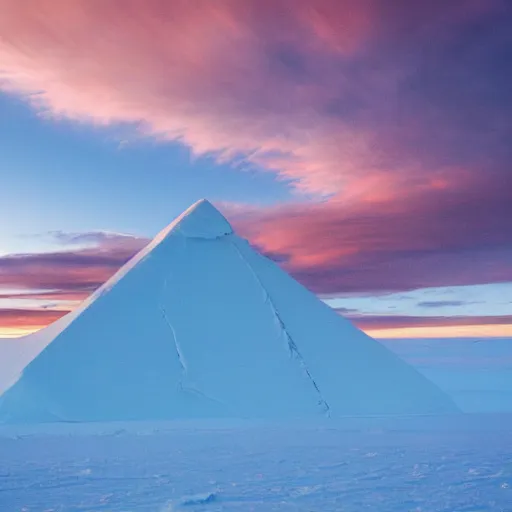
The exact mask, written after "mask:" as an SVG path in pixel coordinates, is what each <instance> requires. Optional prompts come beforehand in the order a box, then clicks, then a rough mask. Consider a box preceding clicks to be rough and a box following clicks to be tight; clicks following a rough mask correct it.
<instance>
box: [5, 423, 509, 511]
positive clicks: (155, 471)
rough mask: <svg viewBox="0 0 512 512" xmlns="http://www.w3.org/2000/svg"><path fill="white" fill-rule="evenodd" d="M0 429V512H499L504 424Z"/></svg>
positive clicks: (505, 486)
mask: <svg viewBox="0 0 512 512" xmlns="http://www.w3.org/2000/svg"><path fill="white" fill-rule="evenodd" d="M42 427H43V426H41V425H36V426H34V427H32V428H29V427H24V428H20V427H19V426H16V427H12V426H11V427H6V426H4V427H0V453H1V454H2V455H1V457H0V510H2V512H20V511H23V512H57V511H58V512H78V511H82V512H92V511H104V512H178V511H183V512H186V511H187V510H188V511H191V512H193V511H196V512H220V511H222V512H238V511H240V512H268V511H279V512H292V511H293V512H320V511H321V512H339V511H343V512H361V511H364V510H368V511H376V512H477V511H478V512H510V510H512V508H511V507H512V464H511V458H512V451H511V446H512V417H511V416H510V415H461V416H460V417H458V416H457V415H453V416H451V417H447V416H445V417H443V418H439V417H438V418H421V420H420V419H418V418H416V419H409V420H403V419H402V420H400V421H396V420H392V421H390V419H388V420H387V421H383V418H378V419H374V420H369V419H366V420H363V419H351V420H342V421H337V420H333V421H332V422H331V423H330V425H329V426H325V425H324V426H315V425H307V424H303V425H301V426H298V425H290V424H288V425H271V424H259V425H257V424H255V423H251V424H244V423H243V422H240V423H239V424H229V423H222V422H219V423H216V424H215V423H211V424H208V423H207V422H205V421H202V422H199V423H197V424H196V423H194V422H191V423H181V424H180V423H179V422H174V423H170V424H165V423H158V424H149V423H146V424H144V423H143V424H139V423H136V422H130V423H125V424H122V423H120V424H110V425H108V424H101V425H98V424H96V425H95V424H80V425H69V424H67V425H64V424H60V425H45V426H44V429H43V428H42Z"/></svg>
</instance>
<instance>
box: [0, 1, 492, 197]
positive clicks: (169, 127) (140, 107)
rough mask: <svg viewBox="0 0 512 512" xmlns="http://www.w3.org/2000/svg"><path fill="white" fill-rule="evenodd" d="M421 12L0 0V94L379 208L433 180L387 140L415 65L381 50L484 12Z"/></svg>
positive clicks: (336, 4)
mask: <svg viewBox="0 0 512 512" xmlns="http://www.w3.org/2000/svg"><path fill="white" fill-rule="evenodd" d="M421 5H422V4H415V6H408V5H407V4H406V3H399V4H397V6H400V8H398V7H397V6H394V7H393V8H390V7H389V5H388V4H387V3H386V2H381V1H378V0H371V1H370V0H358V1H350V0H347V1H342V2H340V1H336V0H316V1H314V2H311V1H310V0H294V1H291V0H278V1H269V0H263V1H262V0H250V1H244V2H238V1H235V0H219V1H216V2H210V1H205V0H203V1H195V2H190V1H188V0H187V1H186V0H177V1H173V2H167V3H165V2H161V1H159V0H140V1H131V2H122V1H119V0H101V1H99V0H66V1H63V0H62V1H59V0H41V1H40V2H37V3H36V4H34V3H32V2H26V1H18V0H1V2H0V7H1V10H2V17H1V19H0V69H1V70H2V76H3V80H2V83H3V86H4V88H5V89H9V90H13V91H18V92H22V93H24V94H29V95H30V99H31V101H32V102H33V103H34V104H36V105H38V106H39V107H40V108H42V109H47V110H49V112H50V113H52V114H53V115H57V116H66V117H71V118H75V119H80V120H87V121H92V122H97V123H113V122H119V123H125V122H127V123H137V124H138V125H139V128H140V130H142V131H143V132H145V133H151V134H153V135H156V136H158V137H163V138H166V139H180V140H183V141H184V142H185V143H187V144H189V145H191V146H192V148H193V149H194V150H195V151H197V152H200V153H201V152H216V153H218V154H219V157H220V158H229V157H230V156H233V155H235V154H237V153H243V154H246V155H248V156H247V157H248V158H249V159H250V160H252V161H253V162H254V163H256V164H258V165H262V166H263V167H264V168H267V169H270V170H273V171H274V172H276V173H278V175H279V176H281V177H282V178H283V179H286V180H291V181H292V182H294V183H295V184H296V186H297V187H299V188H301V189H304V190H308V191H312V192H315V193H328V194H332V193H340V192H343V195H344V198H345V200H348V199H350V198H351V197H352V196H354V197H355V198H356V199H358V198H360V197H363V198H365V197H367V196H368V197H369V198H372V197H375V194H376V193H377V192H376V189H377V188H378V189H379V190H381V189H382V187H381V186H380V185H382V183H383V182H386V188H387V189H389V190H388V191H387V192H386V194H388V195H389V194H391V193H393V189H394V185H393V183H394V182H395V180H396V179H398V181H400V177H399V176H397V175H398V174H400V175H403V173H411V172H414V173H416V174H417V171H418V170H419V167H421V166H419V165H418V164H417V162H414V161H413V159H411V158H410V157H404V156H403V155H402V156H401V157H400V158H398V159H397V155H394V154H392V151H391V147H390V146H391V145H390V144H389V143H388V142H386V140H385V137H381V134H380V133H378V132H380V130H381V129H382V125H385V124H389V120H390V119H393V118H396V115H397V112H396V111H395V107H396V105H395V104H396V94H397V92H398V91H399V89H400V88H401V86H402V82H403V80H404V78H407V74H408V73H409V66H410V65H411V63H409V62H404V61H403V60H402V61H401V59H400V58H399V59H393V58H392V59H390V58H389V56H388V55H387V54H386V53H383V54H382V55H381V54H380V53H379V51H378V48H379V47H380V46H383V47H384V48H386V45H388V46H389V45H390V44H395V41H394V40H395V39H396V37H397V36H396V34H399V35H400V34H402V32H401V31H400V27H401V26H402V24H406V25H407V26H408V30H410V32H411V34H413V36H414V34H415V31H421V30H423V31H427V30H428V29H429V28H430V26H431V25H434V26H436V25H437V24H439V23H441V28H442V29H443V33H445V32H447V31H448V32H449V31H450V30H451V28H452V27H453V26H454V25H457V23H460V22H461V21H464V20H465V19H466V18H470V19H474V17H475V16H476V14H478V15H481V2H455V3H454V4H453V5H452V6H450V7H449V8H445V7H443V5H441V4H440V3H438V2H436V3H434V4H433V5H432V6H430V7H429V9H426V7H425V8H423V7H421ZM429 5H430V4H429ZM489 9H490V7H489V6H488V7H487V10H489ZM443 24H444V25H443ZM402 36H403V34H402ZM405 37H406V36H403V38H405ZM405 42H406V41H405V40H400V41H398V43H397V44H398V45H402V44H404V43H405ZM375 59H378V60H375ZM397 60H398V62H397ZM411 113H412V114H413V115H414V114H415V113H414V112H411ZM398 115H401V114H400V113H398ZM376 125H378V126H376ZM376 128H377V131H376ZM410 128H411V127H408V129H409V130H410ZM391 130H392V131H393V128H391ZM393 142H395V141H393ZM388 170H389V171H392V172H391V173H390V172H387V171H388ZM383 173H384V175H383ZM416 181H417V182H423V181H424V180H423V177H422V175H421V174H419V175H417V176H416ZM377 185H378V187H377Z"/></svg>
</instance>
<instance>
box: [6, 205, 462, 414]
mask: <svg viewBox="0 0 512 512" xmlns="http://www.w3.org/2000/svg"><path fill="white" fill-rule="evenodd" d="M36 335H37V336H40V337H41V336H42V337H46V338H47V340H46V341H47V342H48V345H47V346H46V348H45V349H44V350H43V351H42V352H41V353H40V354H39V355H38V356H37V357H36V358H35V359H34V360H33V361H32V362H31V363H30V364H29V365H28V366H27V367H26V368H25V370H24V371H23V374H22V375H21V377H20V378H19V380H18V381H17V382H16V383H15V384H14V385H13V386H12V387H11V388H10V389H8V390H7V391H6V393H5V394H4V395H3V397H2V399H1V402H0V418H2V419H3V420H4V421H36V422H39V421H109V420H147V419H180V418H218V417H236V418H307V417H322V416H325V417H337V416H344V415H387V414H429V413H445V412H453V411H455V410H456V408H455V406H454V404H453V403H452V402H451V400H450V399H449V398H448V397H447V396H446V395H445V394H444V393H443V392H441V391H440V390H439V389H438V388H437V387H436V386H435V385H434V384H432V383H431V382H430V381H429V380H427V379H426V378H425V377H424V376H422V375H420V374H419V373H418V372H417V371H416V370H414V369H413V368H412V367H411V366H409V365H407V364H406V363H404V362H403V361H402V360H401V359H400V358H399V357H397V356H396V355H395V354H393V353H392V352H391V351H389V350H387V349H386V348H385V347H384V346H383V345H381V344H380V343H378V342H377V341H375V340H373V339H371V338H369V337H368V336H366V335H365V334H363V333H362V332H361V331H359V330H358V329H356V328H355V327H354V326H353V325H352V324H351V323H350V322H349V321H348V320H346V319H343V318H341V317H340V316H339V315H338V314H337V313H335V312H334V311H333V310H332V309H331V308H329V307H328V306H327V305H325V304H324V303H323V302H322V301H320V300H319V299H318V298H317V297H316V296H315V295H313V294H312V293H310V292H309V291H308V290H306V289H305V288H304V287H303V286H301V285H300V284H298V283H297V282H296V281H294V280H293V279H292V278H291V277H290V276H288V275H287V274H286V273H285V272H284V271H283V270H281V269H280V268H279V267H278V266H277V265H276V264H274V263H273V262H271V261H270V260H269V259H267V258H265V257H263V256H261V255H260V254H258V253H257V252H256V251H254V250H253V248H251V247H250V245H249V244H248V243H247V242H246V241H245V240H243V239H242V238H240V237H238V236H237V235H236V234H235V233H234V232H233V230H232V228H231V226H230V225H229V223H228V222H227V220H226V219H225V218H224V217H223V216H222V215H221V214H220V213H219V212H218V211H217V210H216V209H215V208H214V207H213V206H212V205H211V204H210V203H209V202H208V201H204V200H203V201H200V202H198V203H196V204H195V205H193V206H192V207H191V208H189V209H188V210H187V211H186V212H185V213H184V214H182V215H181V216H180V217H178V218H177V219H176V220H175V221H174V222H173V223H172V224H171V225H170V226H169V227H168V228H166V229H165V230H164V231H162V232H161V233H160V234H159V235H158V236H157V237H156V238H155V239H154V240H153V241H152V242H151V243H150V244H149V245H148V246H147V247H146V248H145V249H144V250H142V251H141V252H140V253H139V254H138V255H136V256H135V257H134V258H133V259H132V260H131V261H130V262H128V263H127V264H126V265H125V266H124V267H123V268H122V269H121V270H119V272H117V273H116V274H115V275H114V276H113V277H112V278H111V279H110V280H109V281H108V282H107V283H106V284H105V285H104V286H102V287H101V288H100V289H99V290H98V291H96V292H95V293H94V294H93V296H91V297H90V298H89V299H88V300H87V301H85V302H84V304H83V305H82V306H81V307H80V308H78V309H77V310H76V311H75V312H73V313H71V314H69V315H67V316H66V317H64V318H63V319H61V320H59V321H58V322H56V323H55V324H53V325H52V326H50V327H48V328H47V329H45V330H43V331H41V332H40V333H37V334H36Z"/></svg>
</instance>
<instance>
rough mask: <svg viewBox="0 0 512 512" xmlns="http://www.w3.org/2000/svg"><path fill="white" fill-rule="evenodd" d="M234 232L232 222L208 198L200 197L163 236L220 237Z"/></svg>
mask: <svg viewBox="0 0 512 512" xmlns="http://www.w3.org/2000/svg"><path fill="white" fill-rule="evenodd" d="M231 233H233V228H232V227H231V224H230V223H229V222H228V221H227V220H226V218H225V217H224V215H222V213H220V212H219V210H217V208H215V206H213V204H212V203H210V201H208V199H200V200H199V201H197V202H195V203H194V204H193V205H192V206H190V207H189V208H187V209H186V210H185V211H184V212H183V213H182V214H181V215H180V216H179V217H177V218H176V219H175V220H174V221H173V222H172V223H171V224H170V225H169V226H168V227H167V228H166V229H165V230H164V232H162V233H161V235H159V236H162V235H163V237H166V236H167V235H170V234H180V235H182V236H185V237H187V238H206V239H211V238H219V237H221V236H225V235H230V234H231Z"/></svg>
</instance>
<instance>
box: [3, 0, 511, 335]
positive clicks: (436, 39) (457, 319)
mask: <svg viewBox="0 0 512 512" xmlns="http://www.w3.org/2000/svg"><path fill="white" fill-rule="evenodd" d="M4 3H5V4H6V5H7V4H8V6H9V8H8V9H6V10H5V12H6V13H7V14H5V15H4V16H2V18H1V19H0V141H1V151H0V180H1V186H0V218H2V219H3V220H4V222H3V223H2V226H1V229H0V335H13V334H20V333H23V332H28V331H30V330H34V329H37V328H39V327H42V326H43V325H46V324H47V323H49V322H51V321H53V320H55V319H56V318H58V317H59V316H60V315H61V314H62V313H63V311H65V310H69V309H71V308H73V307H75V306H76V304H77V303H78V302H79V301H80V300H81V299H83V298H85V297H86V296H87V295H88V294H89V293H91V291H92V290H93V289H94V288H95V287H97V286H99V285H101V283H102V282H103V281H104V280H105V279H107V278H108V277H109V276H110V275H112V273H113V272H115V271H116V270H117V269H118V268H119V266H121V265H122V264H123V263H124V262H126V261H127V259H129V258H130V257H131V256H132V255H133V254H134V253H135V252H136V251H137V250H138V249H140V248H141V247H143V246H144V244H145V243H147V240H148V239H149V238H151V237H152V236H153V235H155V234H156V233H157V232H158V231H159V230H160V229H162V228H163V227H164V226H166V225H167V224H168V223H169V222H170V221H171V220H172V219H173V218H174V217H175V216H177V215H178V214H179V213H181V212H182V211H183V210H184V209H185V208H187V207H188V206H189V205H190V204H192V203H194V202H195V201H197V200H198V199H200V198H203V197H207V198H208V199H210V200H211V201H212V202H214V203H215V204H217V205H218V206H219V207H220V208H221V210H222V211H223V212H224V213H225V214H226V216H227V217H228V218H229V220H230V221H231V222H232V223H233V224H234V226H235V228H236V229H237V231H238V232H239V233H240V234H241V235H242V236H245V237H247V238H248V239H249V240H250V241H251V242H252V243H253V244H254V245H255V246H256V247H257V248H258V249H259V250H261V251H262V252H263V253H265V254H266V255H267V256H269V257H271V258H273V259H274V260H276V261H277V262H279V264H280V265H282V266H283V268H285V270H287V271H288V272H290V273H291V274H292V276H293V277H295V278H296V279H298V280H299V281H300V282H302V283H303V284H304V285H305V286H307V287H308V288H310V289H311V290H312V291H314V292H315V293H318V294H319V295H320V296H321V297H323V298H328V299H329V302H330V303H331V304H332V305H333V307H336V308H338V309H339V310H340V312H342V313H344V314H346V315H347V316H349V317H351V318H352V319H353V320H354V322H356V323H358V325H360V326H361V327H362V328H364V329H367V330H368V331H369V332H370V331H371V332H372V333H376V334H378V335H386V333H387V334H388V335H390V334H393V335H399V334H403V335H404V336H405V335H412V334H414V335H418V336H420V335H425V336H441V335H446V334H447V333H448V331H449V332H450V334H451V335H461V334H464V335H471V334H475V335H480V334H482V333H485V334H486V335H495V336H499V335H505V334H512V307H511V304H510V301H509V299H508V298H509V297H511V296H512V290H511V286H512V285H511V283H512V265H511V261H512V234H511V233H512V230H510V218H511V217H512V169H511V167H510V165H511V164H510V162H511V161H512V151H511V145H510V140H512V125H511V123H510V116H511V113H512V102H511V101H510V90H511V89H512V73H511V72H510V66H507V65H506V64H507V63H508V62H510V61H511V59H512V36H511V32H510V23H511V22H512V11H511V9H510V3H509V2H507V1H506V0H493V1H492V2H473V1H471V0H455V1H453V2H450V3H448V4H447V3H446V2H441V1H434V2H409V3H407V2H402V3H396V4H393V5H392V6H391V5H390V4H388V3H386V2H383V1H382V0H369V1H368V2H356V3H354V4H353V5H352V4H351V5H350V6H349V5H348V4H346V3H344V2H337V1H333V0H312V1H308V2H302V1H297V2H288V1H287V0H276V1H275V2H265V3H264V2H259V0H245V1H244V2H228V1H224V0H219V1H218V2H215V3H211V2H205V3H204V4H203V5H202V7H201V8H195V7H194V5H196V3H191V4H188V3H186V2H185V3H183V5H182V4H181V3H176V4H175V3H170V4H169V5H167V6H166V7H165V8H163V4H162V3H161V2H160V1H159V0H146V1H145V2H138V3H137V2H135V3H133V4H130V5H124V4H122V5H121V4H120V3H117V2H110V1H108V0H107V1H105V2H100V3H97V4H94V6H92V7H91V5H90V4H88V3H87V0H68V1H67V2H66V4H65V8H64V4H63V5H60V4H59V3H58V2H53V3H52V2H48V3H45V4H44V6H43V4H38V5H37V6H32V7H31V9H27V8H26V6H25V5H24V4H22V3H19V2H16V1H15V0H5V2H4ZM178 4H179V5H178ZM197 5H198V4H197ZM196 7H197V6H196ZM133 19H137V20H140V22H139V23H137V24H136V25H134V24H133V23H132V22H131V20H133ZM123 234H125V235H126V234H128V235H130V236H123ZM414 329H416V330H414ZM384 331H386V333H385V332H384Z"/></svg>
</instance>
